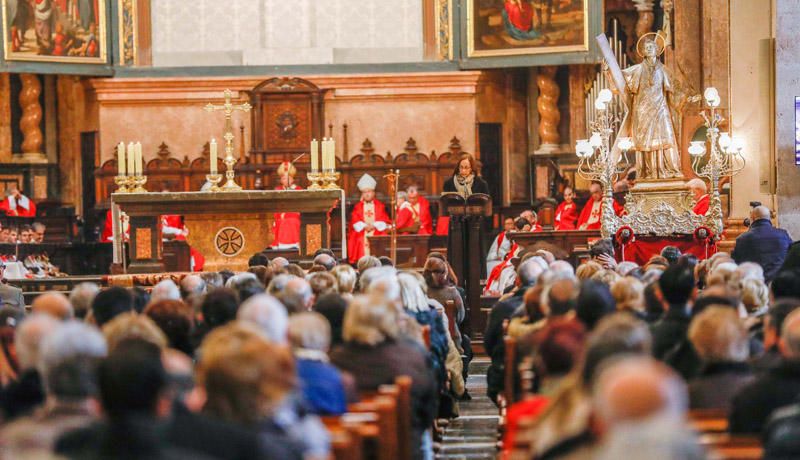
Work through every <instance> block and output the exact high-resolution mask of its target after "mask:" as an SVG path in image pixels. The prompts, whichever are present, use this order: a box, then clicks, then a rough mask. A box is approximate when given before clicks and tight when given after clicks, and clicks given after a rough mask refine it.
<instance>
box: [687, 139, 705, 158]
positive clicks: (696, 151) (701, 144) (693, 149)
mask: <svg viewBox="0 0 800 460" xmlns="http://www.w3.org/2000/svg"><path fill="white" fill-rule="evenodd" d="M704 153H706V143H705V141H692V142H691V143H690V144H689V155H691V156H693V157H699V156H702V155H703V154H704Z"/></svg>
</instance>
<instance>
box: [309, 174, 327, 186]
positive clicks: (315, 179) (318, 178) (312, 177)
mask: <svg viewBox="0 0 800 460" xmlns="http://www.w3.org/2000/svg"><path fill="white" fill-rule="evenodd" d="M307 177H308V181H309V182H310V184H309V186H308V190H322V189H324V188H325V185H324V183H322V181H323V180H324V179H323V178H324V173H320V172H310V173H308V174H307Z"/></svg>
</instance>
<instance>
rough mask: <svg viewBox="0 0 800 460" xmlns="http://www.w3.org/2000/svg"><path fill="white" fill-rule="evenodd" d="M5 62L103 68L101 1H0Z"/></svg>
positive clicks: (104, 45) (103, 5) (103, 11)
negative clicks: (98, 65) (76, 64)
mask: <svg viewBox="0 0 800 460" xmlns="http://www.w3.org/2000/svg"><path fill="white" fill-rule="evenodd" d="M0 3H2V9H3V36H4V43H3V51H4V54H3V56H4V58H5V60H6V61H35V62H54V63H86V64H105V63H106V56H107V43H106V24H107V22H106V8H107V2H106V1H104V0H0Z"/></svg>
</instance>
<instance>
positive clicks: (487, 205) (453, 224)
mask: <svg viewBox="0 0 800 460" xmlns="http://www.w3.org/2000/svg"><path fill="white" fill-rule="evenodd" d="M439 204H440V206H439V209H440V210H441V213H442V215H443V216H449V217H450V227H449V231H448V239H447V258H448V260H449V261H450V265H452V266H453V270H455V272H456V276H458V279H459V280H460V281H461V283H462V286H463V287H464V289H466V291H467V302H468V303H469V305H470V308H479V307H480V299H481V267H483V266H484V265H485V259H486V254H485V252H484V251H483V225H484V221H485V219H487V218H490V217H491V215H492V198H491V197H490V196H489V195H487V194H485V193H475V194H472V195H470V196H469V198H467V199H466V200H465V199H464V197H462V196H461V195H459V194H457V193H444V194H442V197H441V198H440V199H439Z"/></svg>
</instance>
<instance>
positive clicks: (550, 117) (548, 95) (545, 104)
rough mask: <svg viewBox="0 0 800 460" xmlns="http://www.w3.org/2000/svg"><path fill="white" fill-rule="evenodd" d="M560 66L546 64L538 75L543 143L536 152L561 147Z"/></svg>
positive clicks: (555, 149)
mask: <svg viewBox="0 0 800 460" xmlns="http://www.w3.org/2000/svg"><path fill="white" fill-rule="evenodd" d="M557 70H558V67H556V66H545V67H541V68H540V69H539V73H538V74H537V75H536V86H537V87H538V88H539V97H538V98H537V100H536V108H537V109H538V110H539V140H540V142H541V145H540V146H539V149H538V150H537V151H536V153H551V152H555V151H558V150H559V149H560V143H561V136H560V135H559V133H558V122H559V121H561V113H560V112H559V111H558V96H559V94H560V93H561V90H560V89H559V87H558V83H556V80H555V76H556V71H557Z"/></svg>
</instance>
